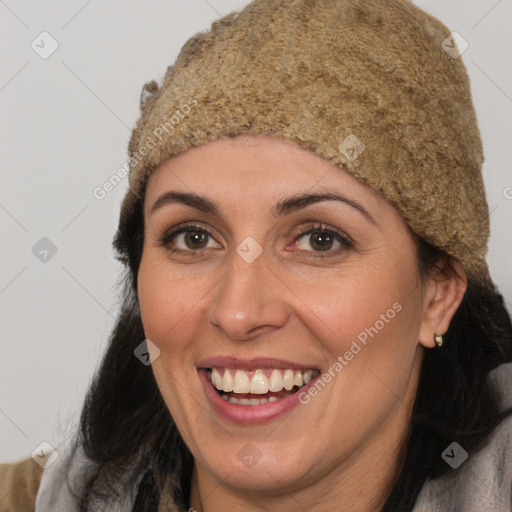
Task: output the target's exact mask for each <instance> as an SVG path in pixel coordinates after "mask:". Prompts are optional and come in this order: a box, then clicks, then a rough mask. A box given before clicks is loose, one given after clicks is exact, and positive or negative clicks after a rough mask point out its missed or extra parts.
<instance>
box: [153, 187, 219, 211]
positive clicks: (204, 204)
mask: <svg viewBox="0 0 512 512" xmlns="http://www.w3.org/2000/svg"><path fill="white" fill-rule="evenodd" d="M173 203H179V204H184V205H185V206H190V207H192V208H196V209H197V210H200V211H202V212H205V213H211V214H213V215H217V216H220V211H219V209H218V208H217V207H216V206H215V204H214V203H213V201H210V200H209V199H207V198H206V197H202V196H198V195H197V194H192V193H189V192H174V191H170V192H165V193H164V194H162V195H161V196H159V198H158V199H157V200H156V201H155V203H154V204H153V206H152V207H151V210H150V212H149V214H150V215H151V214H152V213H153V212H154V211H155V210H158V209H159V208H162V207H163V206H166V205H168V204H173Z"/></svg>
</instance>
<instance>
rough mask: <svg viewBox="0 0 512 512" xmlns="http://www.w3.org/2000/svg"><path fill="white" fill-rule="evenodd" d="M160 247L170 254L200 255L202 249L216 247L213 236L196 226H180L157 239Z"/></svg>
mask: <svg viewBox="0 0 512 512" xmlns="http://www.w3.org/2000/svg"><path fill="white" fill-rule="evenodd" d="M159 242H160V245H162V246H163V247H165V248H166V249H167V250H169V251H170V252H171V253H189V254H193V253H195V252H197V253H200V252H201V251H202V250H204V249H208V248H215V247H218V246H219V244H217V243H216V242H215V239H214V238H213V236H212V235H211V234H210V233H209V232H208V231H206V230H204V229H201V228H199V227H198V226H193V225H190V226H182V227H181V228H179V229H175V230H174V231H172V232H170V233H166V234H164V235H163V236H162V237H160V238H159Z"/></svg>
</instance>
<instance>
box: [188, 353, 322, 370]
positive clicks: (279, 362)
mask: <svg viewBox="0 0 512 512" xmlns="http://www.w3.org/2000/svg"><path fill="white" fill-rule="evenodd" d="M197 367H198V368H238V369H240V370H258V369H262V368H289V369H291V370H304V369H306V370H318V369H319V368H318V367H317V366H316V365H312V364H310V363H306V364H303V363H294V362H292V361H285V360H284V359H274V358H270V357H255V358H247V359H246V358H236V357H232V356H215V357H208V358H206V359H202V360H201V361H199V362H198V363H197Z"/></svg>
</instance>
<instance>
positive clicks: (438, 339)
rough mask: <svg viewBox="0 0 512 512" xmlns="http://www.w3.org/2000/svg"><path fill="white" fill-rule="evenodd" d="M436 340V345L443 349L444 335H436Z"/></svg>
mask: <svg viewBox="0 0 512 512" xmlns="http://www.w3.org/2000/svg"><path fill="white" fill-rule="evenodd" d="M434 340H435V341H436V345H437V346H438V347H441V346H442V345H443V335H442V334H437V333H436V334H434Z"/></svg>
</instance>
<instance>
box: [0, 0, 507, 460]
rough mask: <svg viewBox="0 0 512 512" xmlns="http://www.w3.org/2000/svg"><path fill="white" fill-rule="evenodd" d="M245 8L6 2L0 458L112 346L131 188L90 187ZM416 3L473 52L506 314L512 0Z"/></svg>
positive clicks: (57, 427) (77, 400) (45, 434)
mask: <svg viewBox="0 0 512 512" xmlns="http://www.w3.org/2000/svg"><path fill="white" fill-rule="evenodd" d="M248 3H249V2H248V1H247V0H208V1H207V0H187V1H186V2H185V1H177V0H169V1H164V0H145V1H144V2H142V1H139V2H134V1H126V0H124V1H121V0H110V1H99V0H89V1H85V0H73V1H69V0H68V1H66V2H64V1H60V2H59V1H56V0H54V1H46V2H36V1H34V0H32V1H29V2H22V1H21V0H0V20H1V21H0V23H1V25H0V34H1V35H0V48H1V49H2V50H1V62H2V65H1V69H0V116H1V135H0V137H1V142H0V147H1V151H2V152H1V155H2V159H1V180H2V181H1V188H0V226H1V234H2V247H3V251H2V260H1V266H0V312H1V313H0V315H1V317H0V318H1V356H0V440H1V441H0V462H7V461H11V460H16V459H19V458H22V457H26V456H28V455H29V454H30V453H31V452H32V451H33V450H34V448H35V447H36V446H38V445H39V443H41V442H42V441H48V442H49V443H50V444H52V445H53V446H56V445H58V444H59V442H60V440H61V439H62V436H63V434H64V433H65V432H68V431H69V429H70V428H71V427H70V426H71V425H72V424H74V422H76V420H77V417H78V414H79V411H80V407H81V405H82V400H83V397H84V394H85V391H86V389H87V387H88V384H89V382H90V379H91V377H92V374H93V371H94V369H95V368H96V367H97V365H98V363H99V361H100V358H101V356H102V353H103V351H104V348H105V346H106V341H107V337H108V334H109V331H110V329H111V328H112V326H113V320H114V318H115V315H116V311H117V306H116V301H117V295H116V294H117V290H116V283H117V282H118V279H119V275H120V266H119V264H118V263H117V262H116V261H115V260H114V258H113V251H112V249H111V241H112V237H113V235H114V233H115V229H116V225H117V220H118V213H119V207H120V202H121V199H122V197H123V195H124V192H125V190H126V186H127V182H126V179H125V180H124V182H123V183H122V184H120V185H119V186H118V187H117V188H116V189H115V190H114V191H112V192H111V193H109V194H108V195H107V197H106V198H105V199H103V200H101V201H100V200H97V199H95V197H94V196H93V194H92V191H93V189H94V188H95V187H98V186H101V185H102V184H103V183H104V182H105V181H106V180H108V179H109V177H110V176H111V175H112V174H114V173H115V172H116V171H117V170H118V169H119V168H120V167H121V166H122V165H123V164H124V162H125V161H126V158H127V145H128V140H129V136H130V132H131V129H132V128H133V127H134V124H135V122H136V120H137V118H138V114H139V97H140V93H141V89H142V86H143V84H144V83H145V82H147V81H149V80H152V79H155V80H157V81H160V80H161V79H162V78H163V76H164V74H165V71H166V69H167V66H168V65H170V64H171V63H172V62H173V61H174V60H175V58H176V56H177V55H178V53H179V50H180V48H181V47H182V45H183V44H184V43H185V42H186V40H187V39H188V38H189V37H191V36H192V35H193V34H195V33H196V32H198V31H201V30H206V29H208V28H209V26H210V24H211V22H212V21H214V20H215V19H217V18H219V17H220V15H225V14H228V13H229V12H230V11H232V10H234V9H237V10H238V9H241V8H243V7H244V6H245V5H247V4H248ZM415 3H416V4H417V5H419V6H420V7H422V8H423V9H425V10H426V11H428V12H430V13H431V14H433V15H434V16H436V17H437V18H439V19H440V20H441V21H443V22H444V23H445V24H446V25H447V26H448V27H449V28H450V30H453V31H457V32H459V33H460V34H461V35H462V36H463V37H464V39H466V40H467V42H468V43H469V48H468V49H467V51H466V52H465V53H464V54H463V60H464V62H465V63H466V66H467V68H468V72H469V75H470V78H471V82H472V89H473V97H474V102H475V107H476V110H477V115H478V119H479V123H480V129H481V132H482V136H483V141H484V150H485V156H486V161H485V165H484V178H485V184H486V188H487V198H488V202H489V207H490V210H491V212H492V213H491V232H492V236H491V241H490V252H489V256H488V261H489V265H490V268H491V274H492V277H493V278H494V280H495V281H496V283H497V284H498V286H499V288H500V290H501V291H502V293H503V294H504V296H505V298H506V300H507V302H508V307H509V310H512V306H511V303H512V272H511V270H510V261H511V257H510V253H511V250H512V229H510V228H511V224H512V223H511V217H512V188H510V189H508V188H507V187H512V173H511V167H512V156H511V152H510V148H511V146H512V31H511V30H510V22H511V21H512V0H500V1H496V0H479V1H468V0H450V1H449V2H447V1H446V0H424V1H416V2H415ZM43 31H47V32H49V33H50V34H51V35H52V37H53V38H55V40H56V41H57V42H58V45H59V47H58V49H57V50H56V51H55V52H54V53H53V54H52V55H51V56H50V57H49V58H47V59H42V58H41V57H40V56H39V55H38V54H37V53H36V52H35V51H34V50H33V49H32V48H31V43H32V41H33V40H34V39H36V38H37V37H38V36H39V34H40V33H41V32H43ZM36 42H37V41H36ZM404 51H407V49H406V48H404ZM507 191H508V197H509V199H507V197H506V196H507ZM42 237H48V238H49V239H50V240H51V241H52V242H53V244H55V246H56V247H57V253H56V254H55V256H54V257H53V258H51V259H50V260H49V261H48V262H46V263H43V262H41V261H40V260H39V259H37V258H36V256H35V255H34V254H33V253H32V247H33V246H34V245H35V244H36V243H37V242H38V241H39V240H40V239H41V238H42Z"/></svg>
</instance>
